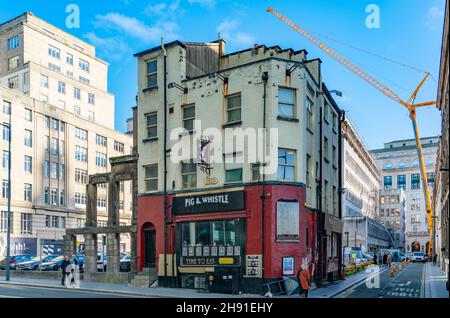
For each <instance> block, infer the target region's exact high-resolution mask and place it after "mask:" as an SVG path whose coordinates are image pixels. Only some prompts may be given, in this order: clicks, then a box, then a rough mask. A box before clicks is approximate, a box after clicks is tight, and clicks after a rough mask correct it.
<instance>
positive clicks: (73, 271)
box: [66, 254, 79, 288]
mask: <svg viewBox="0 0 450 318" xmlns="http://www.w3.org/2000/svg"><path fill="white" fill-rule="evenodd" d="M78 274H79V270H78V260H77V256H76V255H75V254H72V258H71V259H70V260H69V264H68V265H67V266H66V286H67V287H68V288H76V287H78V286H79V276H78Z"/></svg>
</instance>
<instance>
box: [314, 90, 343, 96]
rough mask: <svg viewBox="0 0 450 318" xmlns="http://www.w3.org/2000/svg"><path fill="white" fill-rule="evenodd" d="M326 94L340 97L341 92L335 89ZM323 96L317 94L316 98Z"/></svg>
mask: <svg viewBox="0 0 450 318" xmlns="http://www.w3.org/2000/svg"><path fill="white" fill-rule="evenodd" d="M328 93H330V94H335V95H336V96H339V97H342V92H341V91H338V90H337V89H332V90H331V91H328ZM323 94H325V92H317V97H319V96H320V95H323Z"/></svg>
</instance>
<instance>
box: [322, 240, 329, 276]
mask: <svg viewBox="0 0 450 318" xmlns="http://www.w3.org/2000/svg"><path fill="white" fill-rule="evenodd" d="M327 252H328V240H327V238H326V237H324V238H323V239H322V279H326V278H327V259H328V257H329V255H328V253H327Z"/></svg>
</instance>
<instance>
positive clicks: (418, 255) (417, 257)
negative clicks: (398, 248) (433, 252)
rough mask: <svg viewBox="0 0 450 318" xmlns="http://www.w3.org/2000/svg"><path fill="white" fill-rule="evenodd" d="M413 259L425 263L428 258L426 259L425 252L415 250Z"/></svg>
mask: <svg viewBox="0 0 450 318" xmlns="http://www.w3.org/2000/svg"><path fill="white" fill-rule="evenodd" d="M411 261H412V262H422V263H424V262H426V261H427V259H426V256H425V253H424V252H414V253H412V259H411Z"/></svg>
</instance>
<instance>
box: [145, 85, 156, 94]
mask: <svg viewBox="0 0 450 318" xmlns="http://www.w3.org/2000/svg"><path fill="white" fill-rule="evenodd" d="M156 89H158V85H156V86H152V87H147V88H144V89H143V90H142V92H143V93H147V92H151V91H153V90H156Z"/></svg>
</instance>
